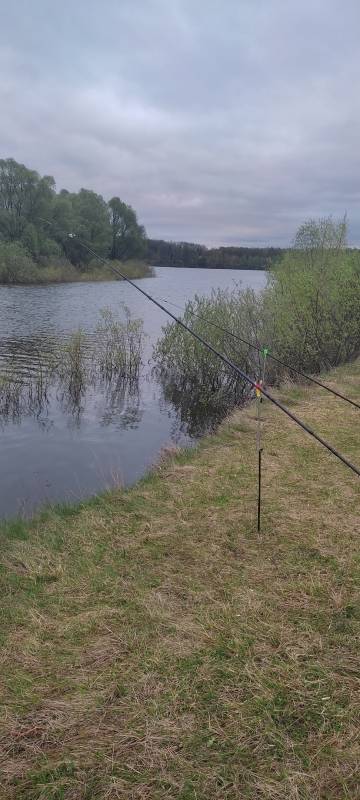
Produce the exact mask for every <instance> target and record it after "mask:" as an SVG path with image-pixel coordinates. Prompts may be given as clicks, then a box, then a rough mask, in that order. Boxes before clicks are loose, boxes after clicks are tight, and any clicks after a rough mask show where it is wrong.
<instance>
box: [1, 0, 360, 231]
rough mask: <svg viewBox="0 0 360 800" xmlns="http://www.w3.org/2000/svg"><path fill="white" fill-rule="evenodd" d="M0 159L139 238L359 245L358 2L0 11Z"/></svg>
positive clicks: (163, 1)
mask: <svg viewBox="0 0 360 800" xmlns="http://www.w3.org/2000/svg"><path fill="white" fill-rule="evenodd" d="M0 12H1V17H0V18H1V25H0V48H1V49H0V114H1V123H0V157H10V156H11V157H13V158H15V159H17V160H18V161H21V162H23V163H25V164H26V165H27V166H29V167H32V168H34V169H37V170H38V171H39V172H41V173H42V174H51V175H54V177H55V179H56V182H57V187H58V189H61V188H64V187H65V188H68V189H71V190H78V189H79V188H81V187H85V188H89V189H94V190H95V191H97V192H100V193H101V194H103V195H104V196H105V197H106V198H107V199H109V198H110V197H111V196H112V195H114V194H115V195H119V196H120V197H121V198H122V199H123V200H125V201H126V202H128V203H131V204H132V205H133V206H134V207H135V209H136V210H137V212H138V216H139V219H140V221H141V222H142V223H143V224H144V225H145V227H146V229H147V232H148V235H149V236H153V237H162V238H165V239H175V240H187V241H197V242H202V243H204V244H215V245H220V244H245V245H251V244H254V245H255V244H280V245H287V244H288V243H289V242H290V241H291V239H292V238H293V235H294V232H295V230H296V227H297V226H298V224H299V223H300V222H301V221H302V220H303V219H305V218H307V217H309V216H323V215H328V214H333V215H334V216H338V215H342V214H343V213H344V212H345V211H347V213H348V217H349V221H350V238H351V241H352V243H354V244H360V213H359V199H360V182H359V166H360V136H359V134H360V125H359V123H360V48H359V40H360V3H359V0H345V1H344V0H301V1H300V0H102V2H100V0H86V1H85V0H71V2H70V0H61V2H59V3H54V2H50V0H31V1H30V0H15V2H13V3H11V4H9V2H8V0H6V2H5V0H0Z"/></svg>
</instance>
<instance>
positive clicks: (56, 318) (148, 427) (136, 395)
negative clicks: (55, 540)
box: [0, 267, 266, 517]
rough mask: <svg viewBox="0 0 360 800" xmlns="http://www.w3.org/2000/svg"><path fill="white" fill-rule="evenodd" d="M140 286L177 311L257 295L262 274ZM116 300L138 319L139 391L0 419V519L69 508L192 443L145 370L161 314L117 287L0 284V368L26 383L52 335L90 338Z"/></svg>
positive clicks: (188, 276) (196, 274) (198, 276)
mask: <svg viewBox="0 0 360 800" xmlns="http://www.w3.org/2000/svg"><path fill="white" fill-rule="evenodd" d="M138 283H139V285H140V286H141V287H142V288H144V289H145V290H146V291H149V292H150V293H151V294H153V295H154V296H156V297H157V298H159V299H160V298H168V299H169V300H172V301H173V302H175V303H178V304H180V305H183V304H184V303H185V302H186V300H187V299H189V298H191V297H193V296H194V294H200V295H202V294H210V292H211V290H212V289H213V288H217V287H222V288H225V287H230V288H231V287H234V286H235V285H239V284H240V283H241V286H242V287H243V288H246V287H252V288H254V289H255V290H259V289H261V288H262V287H263V286H264V285H265V283H266V275H265V273H264V272H262V271H255V270H242V271H234V270H216V269H209V270H207V269H199V270H195V269H184V268H177V269H172V268H165V267H162V268H158V269H157V270H156V277H155V278H145V279H142V280H141V281H139V282H138ZM120 303H125V304H126V305H127V306H128V307H129V309H130V310H131V314H132V315H133V316H134V317H138V318H141V319H143V321H144V330H145V333H146V335H147V336H146V340H145V348H144V365H143V368H142V372H141V378H140V382H139V387H138V388H139V391H134V390H130V391H129V390H124V391H123V392H112V391H111V390H107V389H106V388H105V387H103V388H102V389H99V387H93V388H92V389H90V390H89V391H87V392H86V395H85V397H83V398H82V400H81V403H80V404H78V405H77V407H74V406H73V405H72V404H71V403H69V402H68V401H67V399H66V398H64V397H59V394H58V393H55V392H50V394H49V398H48V402H47V403H46V404H45V407H43V408H41V411H40V412H39V411H36V409H34V408H32V409H31V410H30V411H29V412H27V410H26V409H23V411H22V413H20V414H19V415H17V416H16V417H14V418H12V417H11V415H10V417H7V418H6V417H4V416H2V417H0V437H1V448H0V475H1V483H0V486H1V488H0V517H5V516H12V515H15V514H18V513H23V514H24V513H25V514H30V513H32V512H33V511H34V510H35V509H36V508H37V507H38V506H39V505H42V504H44V503H48V502H59V501H65V502H75V501H77V500H79V499H81V498H83V497H86V496H89V495H91V494H94V493H95V492H99V491H102V490H104V489H105V488H109V487H111V486H113V485H114V484H115V483H119V482H121V483H123V484H124V485H128V484H130V483H133V482H134V481H136V480H137V479H138V478H139V477H140V476H141V475H143V474H144V472H145V471H146V470H147V469H148V468H149V467H150V466H151V464H152V463H153V462H154V460H155V459H156V457H157V456H158V454H159V452H160V450H161V448H163V447H165V446H171V445H174V444H177V445H182V444H186V443H189V442H191V441H193V438H194V437H192V436H191V435H190V433H189V430H188V429H187V427H186V425H185V426H184V425H183V424H181V422H180V420H179V415H178V413H177V411H176V409H175V408H174V406H173V405H172V404H171V403H169V402H168V401H166V400H165V398H164V394H163V391H162V388H161V385H160V384H159V383H158V381H157V380H156V378H155V377H154V375H153V374H152V370H151V366H152V364H151V353H152V348H153V344H154V342H155V341H156V340H157V338H158V337H159V335H160V334H161V328H162V325H164V324H165V322H166V321H167V317H166V315H165V314H164V313H163V312H162V311H160V310H159V309H158V308H156V307H155V306H154V305H153V304H151V303H150V302H149V301H148V300H147V299H146V298H145V297H143V296H142V295H141V294H140V293H138V292H136V290H135V289H134V288H132V287H131V286H129V285H128V284H126V283H124V282H118V281H110V282H104V283H91V282H89V283H78V284H76V283H75V284H58V285H50V286H26V287H23V286H15V287H5V286H3V287H0V362H1V363H2V365H3V367H4V366H5V367H7V368H8V369H11V371H12V372H14V371H15V373H16V374H17V375H19V376H22V378H23V379H24V380H26V377H27V376H28V375H31V374H34V371H35V372H36V371H37V370H38V369H39V366H38V365H39V360H40V361H41V360H42V359H43V358H44V357H46V353H47V351H49V352H51V350H52V348H53V346H54V343H55V342H56V341H57V340H58V338H59V337H64V336H67V335H69V334H70V333H72V332H73V331H74V330H76V329H77V328H78V327H79V326H80V327H81V328H82V329H83V330H84V331H85V332H86V333H87V335H88V336H89V338H91V336H92V335H93V333H94V331H95V329H96V325H97V323H98V322H99V313H100V309H102V308H104V307H108V308H111V309H112V310H113V311H114V312H118V310H119V304H120ZM169 308H170V310H171V311H173V312H174V313H180V312H177V311H176V309H174V308H173V307H171V306H170V307H169Z"/></svg>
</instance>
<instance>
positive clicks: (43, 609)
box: [0, 364, 360, 800]
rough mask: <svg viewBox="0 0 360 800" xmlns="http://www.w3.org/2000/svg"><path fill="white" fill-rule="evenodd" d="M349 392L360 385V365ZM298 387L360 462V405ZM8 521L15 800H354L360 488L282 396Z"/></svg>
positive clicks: (305, 404) (8, 760) (340, 379)
mask: <svg viewBox="0 0 360 800" xmlns="http://www.w3.org/2000/svg"><path fill="white" fill-rule="evenodd" d="M331 380H332V382H333V383H334V385H337V386H339V387H342V388H343V389H344V390H345V391H348V392H349V393H351V394H352V395H353V396H354V397H358V398H359V397H360V365H359V364H356V365H352V366H351V367H348V368H346V369H341V370H337V372H336V373H334V374H333V375H332V376H331ZM281 396H282V398H283V399H284V400H286V402H287V403H288V404H290V403H291V405H292V407H293V408H294V409H295V410H296V412H297V413H298V414H299V415H300V416H302V417H303V418H305V419H306V420H307V421H308V422H310V423H311V424H312V425H313V426H314V427H316V428H317V429H318V430H319V431H321V432H322V433H323V434H324V435H326V436H328V437H329V438H331V440H332V441H333V443H334V444H335V445H336V446H337V447H339V449H341V450H343V451H345V452H346V453H347V454H348V455H349V456H350V457H351V458H352V459H353V460H354V461H355V462H357V463H358V464H359V463H360V444H359V437H358V431H359V416H358V414H359V412H358V411H357V410H356V409H352V408H351V407H350V406H349V407H346V406H345V405H344V404H342V403H340V401H337V400H335V399H333V398H331V397H328V396H326V395H325V393H323V392H321V390H319V391H312V390H309V389H305V388H304V389H302V388H299V387H288V388H286V389H284V390H283V392H282V393H281ZM264 417H265V422H264V425H263V427H264V442H265V450H264V530H263V535H262V537H261V538H259V537H258V536H257V535H256V532H255V500H256V481H255V468H256V462H255V447H254V444H255V414H254V409H253V408H252V407H249V409H248V410H247V411H242V412H237V413H236V414H235V415H234V416H232V418H231V419H230V420H229V422H227V423H225V424H224V425H223V426H222V427H221V428H220V430H219V432H218V434H217V435H215V436H213V437H209V438H207V439H205V440H203V442H202V443H201V445H200V446H199V448H198V449H197V450H196V451H194V452H191V453H189V452H186V453H175V454H174V455H170V456H169V457H168V459H165V460H161V462H160V465H159V467H158V469H157V471H156V472H155V473H153V474H152V475H150V476H149V477H148V478H147V479H145V480H144V481H142V482H141V483H139V484H138V485H137V486H136V487H134V488H133V489H131V490H128V491H120V490H119V491H115V492H112V493H109V494H108V495H106V496H104V497H102V498H97V499H94V500H93V501H92V502H90V503H88V504H84V505H83V506H79V507H78V508H74V509H58V510H57V511H56V510H55V511H52V512H47V513H46V514H44V515H43V517H42V519H40V520H38V521H36V522H34V523H32V524H31V525H27V524H25V523H22V522H19V521H18V522H14V523H12V524H9V525H7V526H4V527H3V530H2V538H1V552H2V558H1V561H2V565H3V566H2V567H1V573H0V574H1V582H2V588H1V594H2V597H3V601H2V650H1V678H0V680H1V693H2V699H3V712H2V717H1V719H2V723H1V724H2V732H1V762H2V763H1V768H2V775H3V778H2V788H1V790H0V796H1V798H6V799H7V798H9V800H10V798H22V799H23V800H25V798H26V800H61V799H63V800H75V799H76V800H92V799H93V798H94V800H115V798H120V799H121V800H125V798H126V800H128V799H129V800H148V799H149V798H151V800H153V798H155V799H158V800H165V798H166V799H169V798H170V799H171V800H173V799H175V798H179V799H180V800H213V799H214V800H215V799H217V798H218V799H219V800H220V798H221V800H239V799H241V800H242V798H246V799H248V800H280V799H281V800H282V799H283V798H286V799H287V800H342V799H343V798H344V800H345V798H348V799H349V800H350V799H351V800H356V798H359V797H360V778H359V774H360V773H359V766H360V764H359V762H360V742H359V707H360V702H359V701H360V697H359V679H360V672H359V630H360V606H359V584H360V555H359V533H360V530H359V521H358V513H359V480H358V479H357V478H356V476H355V475H352V474H351V473H350V472H349V471H347V470H346V469H345V467H343V466H342V465H341V464H339V463H338V462H336V461H335V459H333V458H332V457H331V456H330V455H329V454H327V453H326V452H325V451H323V450H322V449H321V448H320V447H319V446H318V445H316V444H315V443H313V442H312V441H311V439H310V438H306V436H305V434H303V433H302V432H301V431H300V430H298V429H297V428H296V427H295V426H294V424H293V423H292V422H291V421H290V420H289V421H287V419H285V418H284V416H283V415H280V412H278V411H277V410H275V409H273V408H271V407H269V406H264Z"/></svg>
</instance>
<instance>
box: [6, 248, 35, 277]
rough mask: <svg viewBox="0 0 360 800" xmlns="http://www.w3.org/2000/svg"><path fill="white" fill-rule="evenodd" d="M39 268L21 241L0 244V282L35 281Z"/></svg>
mask: <svg viewBox="0 0 360 800" xmlns="http://www.w3.org/2000/svg"><path fill="white" fill-rule="evenodd" d="M36 276H37V268H36V266H35V264H34V262H33V260H32V258H31V256H30V255H29V254H28V252H27V250H25V248H24V247H23V245H21V244H20V243H19V242H7V243H1V244H0V283H33V282H34V281H35V280H36Z"/></svg>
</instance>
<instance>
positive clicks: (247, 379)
mask: <svg viewBox="0 0 360 800" xmlns="http://www.w3.org/2000/svg"><path fill="white" fill-rule="evenodd" d="M44 222H47V223H48V224H50V225H52V224H53V223H51V222H50V221H49V220H44ZM67 235H68V236H69V237H70V238H71V239H76V240H77V242H78V243H79V244H80V246H81V247H83V248H84V249H85V250H87V252H88V253H90V254H91V255H93V256H94V257H95V258H97V259H98V260H99V261H101V262H102V263H103V264H105V266H106V267H107V268H108V269H109V270H111V272H113V273H114V275H117V276H118V277H120V278H122V280H124V281H126V283H128V284H129V285H130V286H132V287H133V288H134V289H136V290H137V291H138V292H140V294H142V295H143V296H144V297H146V298H147V299H148V300H150V302H151V303H154V305H156V306H157V307H158V308H160V309H161V311H164V313H165V314H167V315H168V316H169V317H170V318H171V319H173V320H174V322H176V323H177V324H178V325H180V326H181V327H182V328H183V329H184V330H185V331H188V333H190V334H191V336H193V337H194V338H195V339H197V341H198V342H200V344H202V345H204V347H206V349H207V350H209V352H211V353H214V355H216V356H217V358H219V359H220V360H221V361H222V362H223V363H224V364H226V365H227V366H228V367H230V369H232V370H234V372H236V373H237V374H238V375H239V376H240V377H241V378H242V379H243V380H244V381H245V382H246V383H248V384H250V386H252V388H253V389H255V390H259V391H260V392H261V394H262V395H263V396H264V397H266V398H267V399H268V400H270V402H271V403H273V404H274V405H275V406H276V407H277V408H279V409H280V410H281V411H283V413H284V414H286V415H287V416H288V417H289V419H291V420H292V421H293V422H295V423H296V424H297V425H299V426H300V428H302V429H303V430H304V431H305V432H306V433H308V434H309V436H311V437H312V438H313V439H315V440H316V441H317V442H319V444H321V445H322V446H323V447H325V448H326V450H328V451H329V453H332V455H334V456H335V457H336V458H338V459H339V461H341V462H342V463H343V464H345V466H347V467H348V468H349V469H351V470H352V472H354V473H355V475H357V476H358V477H360V469H359V468H358V467H357V466H356V465H355V464H353V463H352V462H351V461H350V460H349V459H348V458H346V456H343V455H342V454H341V453H340V452H339V451H338V450H336V448H335V447H333V446H332V445H331V444H329V442H327V441H326V440H325V439H323V437H322V436H319V434H318V433H316V431H314V430H313V429H312V428H310V426H309V425H306V423H305V422H303V421H302V420H301V419H300V418H299V417H297V416H296V414H293V413H292V411H290V410H289V409H288V408H287V407H286V406H285V405H284V404H283V403H281V401H280V400H277V399H276V398H275V397H273V395H272V394H270V392H268V391H267V389H265V388H264V387H263V386H262V385H261V384H260V383H259V382H257V381H255V380H253V378H250V376H249V375H247V374H246V373H245V372H243V370H242V369H240V367H238V366H237V365H236V364H234V362H233V361H231V359H230V358H228V357H227V356H226V355H224V354H223V353H220V351H219V350H217V349H216V347H213V345H212V344H210V343H209V342H207V341H206V339H204V338H203V337H202V336H200V335H199V334H198V333H196V332H195V331H193V330H192V329H191V328H189V326H188V325H186V323H185V322H183V321H182V320H181V319H179V317H176V316H175V314H173V313H172V312H171V311H169V309H168V308H166V307H165V306H164V305H162V303H160V302H159V301H158V300H156V299H155V298H154V297H153V296H152V295H151V294H149V293H148V292H146V291H145V289H142V288H141V286H138V285H137V284H136V283H135V282H134V281H133V280H131V278H128V277H127V275H125V274H124V273H123V272H121V271H120V270H119V269H118V268H117V267H114V266H113V265H112V264H111V263H110V262H109V261H108V260H107V259H105V258H103V257H102V256H99V254H98V253H96V251H95V250H92V248H91V247H89V246H88V245H87V244H85V242H83V241H82V240H81V239H79V237H78V236H77V235H76V234H75V233H68V234H67Z"/></svg>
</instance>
